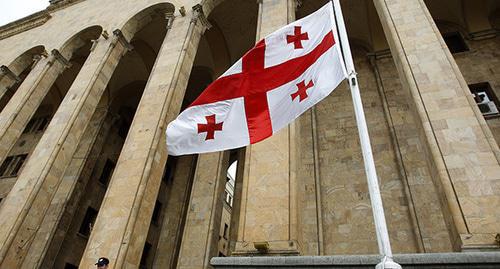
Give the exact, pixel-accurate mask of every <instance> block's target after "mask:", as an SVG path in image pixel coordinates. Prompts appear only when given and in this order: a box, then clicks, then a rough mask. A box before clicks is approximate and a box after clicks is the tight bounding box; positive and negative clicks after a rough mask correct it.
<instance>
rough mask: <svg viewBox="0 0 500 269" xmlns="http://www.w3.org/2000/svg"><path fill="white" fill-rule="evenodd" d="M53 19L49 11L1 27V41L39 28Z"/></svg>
mask: <svg viewBox="0 0 500 269" xmlns="http://www.w3.org/2000/svg"><path fill="white" fill-rule="evenodd" d="M50 18H51V16H50V13H49V12H48V11H47V10H42V11H40V12H37V13H34V14H32V15H30V16H28V17H24V18H22V19H19V20H17V21H13V22H11V23H9V24H6V25H4V26H1V27H0V40H2V39H5V38H7V37H10V36H13V35H16V34H19V33H22V32H24V31H27V30H29V29H33V28H35V27H38V26H40V25H42V24H44V23H45V22H47V21H48V20H49V19H50Z"/></svg>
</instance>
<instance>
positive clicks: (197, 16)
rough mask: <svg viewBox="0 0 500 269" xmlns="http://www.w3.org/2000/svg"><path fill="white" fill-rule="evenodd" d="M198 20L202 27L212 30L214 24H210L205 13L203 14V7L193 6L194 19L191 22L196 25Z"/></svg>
mask: <svg viewBox="0 0 500 269" xmlns="http://www.w3.org/2000/svg"><path fill="white" fill-rule="evenodd" d="M198 20H199V21H200V22H201V25H203V26H204V27H205V29H210V27H212V24H210V22H209V21H208V20H207V17H206V16H205V13H204V12H203V6H202V5H200V4H196V5H194V6H193V18H191V22H193V23H196V22H197V21H198Z"/></svg>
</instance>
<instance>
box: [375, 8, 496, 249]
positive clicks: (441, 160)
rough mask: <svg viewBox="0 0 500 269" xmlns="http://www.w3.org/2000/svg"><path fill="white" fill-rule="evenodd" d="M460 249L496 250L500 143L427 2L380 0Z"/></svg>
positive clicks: (384, 25) (380, 12)
mask: <svg viewBox="0 0 500 269" xmlns="http://www.w3.org/2000/svg"><path fill="white" fill-rule="evenodd" d="M374 3H375V7H376V9H377V12H378V13H379V17H380V20H381V22H382V26H383V28H384V32H385V34H386V37H387V40H388V42H389V46H390V48H391V52H392V55H393V57H394V61H395V63H396V66H397V69H398V72H399V77H400V79H401V82H402V84H403V87H404V88H405V90H407V91H408V92H409V95H410V96H411V99H412V100H413V104H414V110H415V112H416V114H417V118H418V119H419V120H420V122H419V124H420V128H419V129H420V130H421V134H420V135H421V137H422V138H423V141H426V142H427V145H426V151H427V155H428V158H427V159H428V161H429V166H430V167H431V170H432V174H433V178H434V179H435V183H436V185H437V186H438V189H439V190H440V191H441V193H442V194H441V195H442V196H443V197H445V199H443V201H444V203H445V208H447V211H448V212H445V215H446V216H447V217H448V219H447V221H448V226H449V227H450V234H451V237H452V238H451V239H452V242H453V245H454V248H455V249H456V250H470V249H485V248H498V244H496V243H495V235H496V233H498V231H500V214H498V208H499V207H500V199H499V197H500V189H498V187H495V186H498V184H499V183H500V165H499V162H498V160H499V156H500V155H499V149H498V145H497V144H496V142H495V141H494V139H493V136H492V134H491V131H490V130H489V129H488V126H487V125H486V122H485V120H484V118H483V117H482V115H481V113H480V111H479V109H478V108H477V105H476V103H475V101H474V100H473V98H472V95H471V94H470V91H469V89H468V87H467V84H466V82H465V80H464V78H463V77H462V74H461V73H460V71H459V70H458V67H457V65H456V63H455V61H454V59H453V57H452V55H451V54H450V52H449V50H448V49H447V47H446V45H445V43H444V41H443V39H442V38H441V34H440V32H439V30H438V29H437V27H436V25H435V24H434V21H433V19H432V17H431V15H430V13H429V11H428V10H427V7H426V6H425V3H424V1H423V0H416V1H403V0H375V1H374Z"/></svg>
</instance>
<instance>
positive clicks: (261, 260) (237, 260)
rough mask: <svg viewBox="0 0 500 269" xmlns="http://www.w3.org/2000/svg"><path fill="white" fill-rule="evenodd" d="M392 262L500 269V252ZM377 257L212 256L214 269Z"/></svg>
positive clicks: (369, 262) (362, 264)
mask: <svg viewBox="0 0 500 269" xmlns="http://www.w3.org/2000/svg"><path fill="white" fill-rule="evenodd" d="M394 260H395V261H396V262H398V263H399V264H401V265H402V266H403V268H405V269H406V268H433V269H438V268H439V269H442V268H443V269H444V268H450V269H451V268H454V269H458V268H464V269H465V268H485V269H488V268H500V252H472V253H428V254H398V255H394ZM379 261H380V256H378V255H337V256H293V257H215V258H212V260H211V261H210V263H211V264H212V265H213V266H214V268H234V269H236V268H282V269H283V268H295V269H297V268H317V267H321V268H371V269H373V268H374V266H375V265H376V264H377V263H378V262H379Z"/></svg>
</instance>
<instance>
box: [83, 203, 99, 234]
mask: <svg viewBox="0 0 500 269" xmlns="http://www.w3.org/2000/svg"><path fill="white" fill-rule="evenodd" d="M96 218H97V210H95V209H93V208H92V207H88V208H87V212H85V217H83V221H82V224H81V225H80V230H78V233H79V234H81V235H84V236H89V235H90V232H92V227H93V226H94V223H95V219H96Z"/></svg>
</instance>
